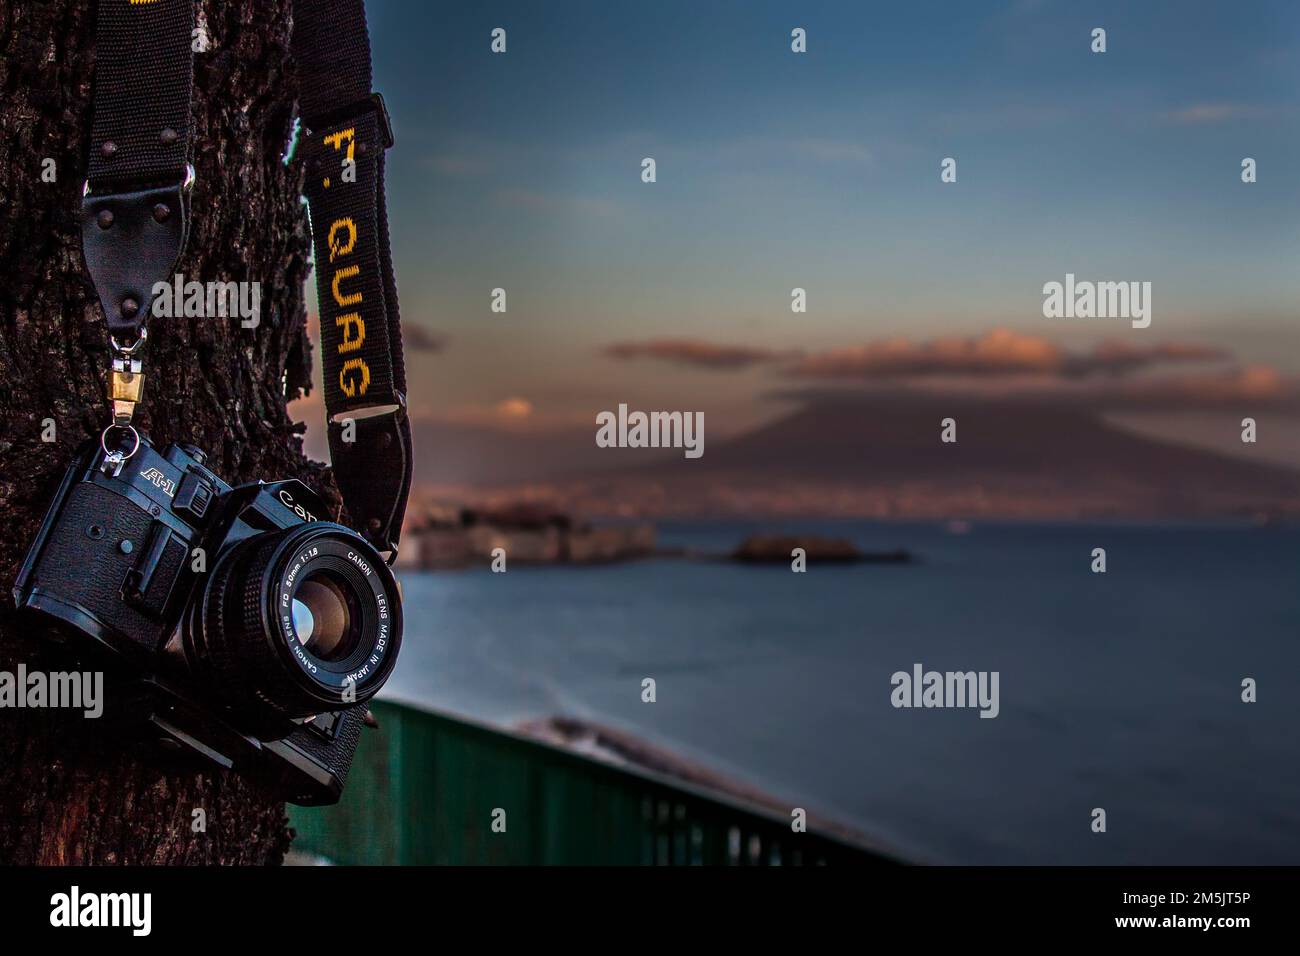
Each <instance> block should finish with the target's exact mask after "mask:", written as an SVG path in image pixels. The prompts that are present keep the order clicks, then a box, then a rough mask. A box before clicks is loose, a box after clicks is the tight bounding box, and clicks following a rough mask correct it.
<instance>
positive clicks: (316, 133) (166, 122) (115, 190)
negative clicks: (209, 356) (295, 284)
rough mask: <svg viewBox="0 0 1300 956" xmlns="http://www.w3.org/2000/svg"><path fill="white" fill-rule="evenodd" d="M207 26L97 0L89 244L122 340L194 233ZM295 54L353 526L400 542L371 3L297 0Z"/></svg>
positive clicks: (395, 347)
mask: <svg viewBox="0 0 1300 956" xmlns="http://www.w3.org/2000/svg"><path fill="white" fill-rule="evenodd" d="M193 28H194V5H193V0H99V13H98V22H97V29H98V34H97V39H96V65H95V70H96V75H95V96H94V108H95V115H94V122H93V129H92V134H91V149H90V164H89V173H88V178H87V196H86V198H85V199H84V201H83V207H82V249H83V253H84V255H85V259H86V266H87V270H88V271H89V272H90V274H91V277H92V279H93V280H94V282H95V287H96V290H97V292H98V293H99V296H100V302H101V304H102V305H103V307H104V313H105V316H106V318H107V320H108V325H109V331H110V334H112V335H114V336H115V337H120V338H121V341H122V342H123V343H124V344H125V343H127V342H130V341H133V340H136V339H138V337H139V335H140V333H141V332H142V330H143V328H144V325H143V323H144V321H145V318H146V317H147V315H148V313H149V309H150V307H151V304H152V288H153V285H154V283H155V282H158V281H160V280H169V279H170V278H171V272H172V270H173V269H174V268H175V263H176V261H177V259H178V258H179V256H180V253H181V251H182V250H183V248H184V244H185V240H186V237H187V233H188V223H189V209H188V190H187V189H186V187H185V186H184V185H182V184H183V183H185V182H186V181H187V169H188V158H189V139H190V137H189V135H188V132H189V123H190V95H191V87H192V77H193V65H194V64H193V60H194V57H193V53H192V49H191V33H192V31H193ZM293 53H294V58H295V60H296V61H297V64H298V75H299V81H300V82H299V86H300V90H299V113H300V119H301V122H302V125H303V127H304V130H305V135H304V138H303V150H302V151H303V155H304V156H305V159H306V178H307V182H306V189H305V192H306V195H307V201H308V208H309V211H310V216H311V222H312V238H313V241H314V245H315V249H316V281H317V291H318V293H319V299H320V309H321V323H320V325H321V345H322V349H321V351H322V365H323V368H324V373H325V408H326V414H327V417H328V424H327V430H328V437H329V445H330V454H331V457H332V459H333V464H334V471H335V476H336V479H337V481H338V485H339V489H340V491H341V492H342V494H343V502H344V504H345V505H346V506H347V509H348V512H349V514H350V516H351V517H352V520H353V524H354V526H356V527H357V530H359V531H360V532H361V533H362V534H364V535H365V536H366V538H367V539H368V540H370V542H371V543H372V544H374V545H375V546H376V547H377V548H379V549H380V550H391V551H393V552H394V553H395V552H396V548H397V540H398V537H399V535H400V533H401V527H402V519H403V517H404V515H405V512H406V501H407V495H408V493H409V490H410V485H411V470H412V454H411V428H410V422H409V420H408V419H407V416H406V370H405V364H404V361H403V356H402V334H401V323H400V319H399V317H398V309H397V285H396V282H395V281H394V278H393V268H392V257H391V253H390V250H389V239H388V213H387V209H386V206H385V195H384V150H385V149H386V148H387V147H389V146H391V145H392V131H391V128H390V126H389V123H388V114H387V111H386V110H385V109H384V105H383V100H382V99H381V98H380V97H378V96H377V95H375V94H372V93H371V91H370V83H371V66H370V38H369V33H368V31H367V29H366V19H365V4H364V2H363V0H298V2H297V3H296V5H295V9H294V32H293ZM345 160H349V161H350V162H348V163H347V164H345ZM160 207H162V208H160ZM377 411H378V413H377V414H376V412H377ZM346 418H351V421H350V422H349V421H346V420H342V421H335V419H346ZM350 439H351V440H350Z"/></svg>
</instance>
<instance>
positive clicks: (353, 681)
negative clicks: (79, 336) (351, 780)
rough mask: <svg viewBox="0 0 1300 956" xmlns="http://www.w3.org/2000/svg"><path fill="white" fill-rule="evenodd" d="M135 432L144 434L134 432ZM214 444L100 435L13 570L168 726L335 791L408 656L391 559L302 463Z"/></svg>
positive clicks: (294, 783) (238, 765) (288, 790)
mask: <svg viewBox="0 0 1300 956" xmlns="http://www.w3.org/2000/svg"><path fill="white" fill-rule="evenodd" d="M136 437H137V438H138V436H136ZM203 460H204V456H203V454H202V452H200V451H199V450H198V449H196V448H193V447H191V446H184V445H170V446H168V447H167V448H165V449H163V450H162V452H161V453H159V452H158V451H157V450H155V449H154V448H153V447H152V446H150V445H149V443H148V442H147V441H144V440H139V442H138V447H136V448H135V449H134V453H133V454H128V455H126V456H124V455H123V452H122V451H121V450H120V449H117V450H110V449H107V448H105V447H104V446H103V445H102V444H98V445H93V446H91V447H89V448H87V449H86V451H85V452H83V453H82V454H81V455H80V456H79V458H78V460H77V462H76V463H75V464H74V465H73V466H72V468H71V469H69V471H68V473H67V474H66V476H65V477H64V479H63V482H62V484H61V485H60V487H59V490H58V492H57V494H56V495H55V497H54V501H53V503H52V504H51V506H50V509H49V512H48V513H47V514H46V516H45V520H44V523H43V524H42V526H41V529H40V533H39V534H38V535H37V537H36V540H35V541H34V542H33V543H32V545H31V548H30V549H29V552H28V554H27V558H26V561H25V562H24V564H23V568H22V571H21V573H20V575H19V577H18V580H17V583H16V584H15V587H14V594H15V599H16V601H17V604H18V607H19V608H20V609H26V610H27V611H30V612H33V613H38V614H40V615H43V616H44V617H45V618H47V619H54V621H56V622H57V623H58V625H59V626H58V627H57V628H56V629H55V632H56V634H58V635H59V637H60V639H64V640H71V641H74V642H82V645H83V647H84V649H86V650H90V649H92V648H99V649H103V650H104V651H106V652H107V653H108V655H109V657H111V658H112V660H113V661H114V662H116V663H117V664H119V665H121V666H120V667H118V668H117V670H118V671H121V672H124V673H125V674H126V675H127V678H126V679H127V680H128V681H130V683H131V686H132V687H135V688H144V689H145V691H144V693H143V694H141V696H142V698H143V699H144V700H146V701H147V704H146V705H145V708H144V710H145V713H144V717H143V721H144V723H145V725H146V726H147V727H149V728H150V729H152V730H153V731H155V732H156V733H157V734H158V735H159V736H161V737H162V738H163V739H164V740H168V741H171V742H174V744H179V745H181V746H183V747H185V748H187V749H189V750H191V751H194V752H196V753H198V754H201V755H202V756H203V757H205V758H207V759H208V760H211V761H213V762H214V763H216V764H219V765H221V766H225V767H230V768H233V769H235V770H237V771H239V772H241V773H245V774H249V775H252V776H257V777H258V778H260V779H262V780H265V781H268V782H270V783H271V784H272V785H273V786H275V787H277V788H278V789H279V791H280V792H281V793H282V794H283V795H284V797H285V799H287V800H290V801H291V802H294V803H300V804H320V803H333V802H335V801H337V799H338V797H339V794H340V793H341V791H342V788H343V784H344V781H345V780H346V777H347V773H348V768H349V767H350V766H351V764H352V758H353V754H354V753H355V751H356V746H357V740H358V737H359V733H360V727H361V724H362V720H363V716H364V713H365V709H366V708H365V703H366V701H368V700H369V699H370V698H371V697H373V696H374V694H375V693H376V692H377V691H378V690H379V688H380V687H382V686H383V684H384V682H385V681H386V680H387V678H388V675H389V673H390V672H391V671H392V668H393V665H394V663H395V661H396V659H397V652H398V648H399V646H400V644H401V637H402V611H401V604H400V600H399V596H398V591H397V585H396V582H395V581H394V578H393V575H392V573H391V572H390V571H389V569H388V566H387V564H386V563H385V561H384V559H383V558H382V557H381V555H380V554H379V552H378V551H376V550H375V549H374V548H373V547H372V546H371V545H370V544H369V543H367V542H366V541H365V539H363V538H362V537H361V536H359V535H358V534H356V533H355V532H353V531H352V530H350V529H349V528H346V527H344V526H343V525H340V524H335V523H333V522H330V521H324V520H321V515H322V513H323V509H322V506H321V503H320V502H319V501H318V500H317V498H316V496H315V495H314V494H313V493H312V492H311V491H310V490H309V489H308V488H307V486H306V485H304V484H302V483H301V482H299V481H296V480H287V481H273V482H265V483H264V482H256V483H251V484H245V485H240V486H238V487H234V488H232V487H230V486H229V485H227V484H226V483H225V482H223V481H222V480H221V479H220V478H218V477H217V476H216V475H215V474H214V473H213V472H211V471H210V470H209V469H207V468H206V467H204V465H203Z"/></svg>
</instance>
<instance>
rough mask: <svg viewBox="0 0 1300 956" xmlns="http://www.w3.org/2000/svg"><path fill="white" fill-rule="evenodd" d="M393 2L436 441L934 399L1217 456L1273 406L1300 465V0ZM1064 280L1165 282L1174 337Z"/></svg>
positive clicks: (419, 329) (414, 259) (401, 208)
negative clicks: (1030, 406) (1097, 410)
mask: <svg viewBox="0 0 1300 956" xmlns="http://www.w3.org/2000/svg"><path fill="white" fill-rule="evenodd" d="M368 13H369V20H370V29H371V42H372V48H373V50H374V59H375V87H376V89H378V90H380V91H381V92H383V94H384V96H385V98H386V100H387V103H388V106H389V110H390V112H391V114H392V118H393V125H394V128H395V130H396V136H397V145H396V147H395V148H394V149H393V150H392V151H391V152H390V153H389V157H388V196H389V206H390V218H391V222H392V231H393V249H394V260H395V269H396V273H397V279H398V284H399V288H400V294H401V307H402V308H401V310H402V317H403V322H404V325H405V326H406V328H407V339H408V342H410V343H411V345H410V346H408V364H409V368H408V379H409V381H410V389H409V390H410V396H409V398H410V405H411V408H412V411H413V414H414V415H415V416H416V417H423V418H426V419H430V420H437V421H443V420H446V421H459V422H468V423H479V424H482V425H483V426H484V427H498V426H500V427H508V428H547V427H552V426H557V427H558V426H561V425H572V424H574V423H582V422H586V423H591V424H592V427H593V433H594V420H595V415H596V414H597V413H598V412H599V411H601V410H604V409H612V408H616V407H617V405H618V404H619V403H621V402H625V403H628V404H629V405H630V406H631V407H633V408H643V409H684V410H702V411H704V412H705V413H706V415H707V416H708V418H709V425H710V431H711V433H712V434H714V435H725V434H729V433H736V432H740V431H744V430H746V429H748V428H751V427H754V426H755V425H756V424H758V423H761V422H763V421H766V420H768V419H771V418H773V417H776V416H779V415H781V414H783V413H784V412H785V411H788V410H789V409H790V408H791V407H792V404H794V403H797V402H798V401H800V400H802V399H803V396H805V395H807V394H808V391H807V390H808V389H809V388H814V389H816V388H827V387H830V388H863V387H881V386H894V385H898V384H905V385H907V386H909V387H910V386H918V387H922V388H928V389H935V390H940V391H942V390H945V389H954V390H958V391H977V392H979V391H1006V392H1008V393H1010V394H1023V395H1025V396H1026V398H1025V400H1027V401H1033V400H1037V399H1036V396H1040V395H1043V394H1045V393H1048V392H1050V393H1053V394H1055V393H1057V392H1059V393H1061V394H1064V395H1067V396H1069V395H1078V396H1080V398H1079V400H1081V401H1087V402H1089V403H1093V404H1098V405H1102V406H1105V407H1106V409H1107V412H1108V414H1111V415H1113V416H1115V417H1116V418H1117V419H1119V420H1123V421H1124V422H1126V423H1128V424H1130V425H1132V426H1133V427H1139V428H1143V429H1147V430H1154V432H1155V433H1157V434H1167V435H1171V436H1174V435H1176V436H1178V437H1180V438H1181V439H1183V440H1188V441H1200V442H1202V443H1208V444H1212V445H1213V444H1215V443H1216V442H1219V443H1220V444H1222V442H1221V441H1220V439H1221V438H1222V435H1220V436H1219V438H1218V439H1211V438H1206V437H1204V436H1203V435H1202V432H1204V431H1205V427H1204V425H1205V417H1204V416H1205V415H1206V414H1208V413H1213V412H1214V411H1215V410H1216V409H1217V408H1219V407H1220V406H1225V407H1226V405H1227V404H1231V403H1239V402H1243V401H1244V402H1245V403H1246V405H1247V406H1249V407H1251V408H1252V409H1253V408H1255V407H1257V408H1258V409H1259V410H1260V411H1259V414H1260V415H1261V417H1263V418H1268V417H1269V416H1272V419H1273V420H1275V421H1276V422H1277V423H1278V424H1277V428H1276V429H1274V430H1273V431H1272V432H1271V434H1272V435H1273V436H1274V438H1275V441H1274V442H1273V443H1272V444H1271V447H1270V448H1269V449H1268V451H1267V455H1269V456H1272V457H1274V458H1277V459H1278V460H1287V461H1293V462H1294V463H1296V464H1297V465H1300V427H1297V425H1296V424H1295V423H1296V422H1297V421H1298V420H1300V416H1296V415H1295V414H1294V412H1295V411H1296V410H1297V409H1300V404H1297V399H1296V395H1297V389H1296V379H1297V378H1298V377H1300V348H1297V346H1300V329H1298V327H1297V321H1298V320H1300V316H1298V315H1297V312H1298V311H1300V269H1297V263H1300V4H1295V3H1283V2H1278V3H1265V2H1248V0H1236V2H1217V3H1209V2H1168V3H1165V2H1143V3H1131V2H1122V3H1086V2H1051V0H1016V2H1002V3H979V2H950V3H906V4H898V3H889V4H885V3H865V2H843V3H834V2H824V3H764V2H754V0H744V2H739V0H737V2H712V3H708V2H705V3H701V2H690V3H675V2H663V3H660V2H656V3H654V4H632V3H587V2H552V3H546V4H541V3H513V4H498V3H482V2H474V3H468V2H465V3H430V2H418V3H416V2H398V0H376V2H373V3H371V4H369V11H368ZM497 27H501V28H504V29H505V30H506V52H505V53H504V54H494V53H493V52H492V51H491V49H490V44H491V32H492V30H493V29H494V28H497ZM796 27H800V28H803V29H804V30H805V31H806V36H807V52H806V53H803V54H797V53H794V52H792V51H791V30H792V29H794V28H796ZM1096 27H1102V28H1104V29H1105V30H1106V46H1107V49H1106V52H1105V53H1093V52H1092V51H1091V49H1090V45H1091V44H1092V36H1091V34H1092V30H1093V29H1094V28H1096ZM645 157H652V158H653V159H654V160H655V163H656V176H657V181H656V182H654V183H645V182H643V181H642V178H641V173H642V160H643V159H644V158H645ZM946 157H951V158H953V159H955V160H956V171H957V180H956V182H952V183H943V182H941V181H940V163H941V161H942V160H943V159H944V158H946ZM1244 157H1251V158H1253V159H1255V160H1256V162H1257V177H1258V181H1257V182H1255V183H1252V184H1244V183H1243V182H1242V181H1241V162H1242V159H1243V158H1244ZM1066 273H1073V274H1075V275H1076V276H1077V277H1079V278H1080V279H1093V280H1111V281H1121V280H1124V281H1128V280H1136V281H1144V282H1150V283H1151V288H1152V322H1151V325H1150V327H1148V328H1144V329H1137V328H1133V327H1132V326H1131V324H1130V322H1128V321H1127V320H1124V319H1098V318H1094V319H1049V318H1045V317H1044V316H1043V311H1042V307H1043V285H1044V283H1046V282H1050V281H1064V278H1065V275H1066ZM795 287H800V288H803V289H805V290H806V294H807V311H806V312H805V313H794V312H792V311H791V290H792V289H793V288H795ZM495 288H503V289H505V291H506V309H507V311H506V312H505V313H494V312H493V311H492V309H491V303H492V290H493V289H495ZM318 374H319V373H318ZM1251 403H1254V404H1253V405H1252V404H1251ZM1234 407H1235V406H1234ZM303 414H304V416H305V417H307V420H308V421H310V422H314V421H315V418H314V417H312V415H311V413H309V412H304V413H303ZM1238 444H1239V443H1238Z"/></svg>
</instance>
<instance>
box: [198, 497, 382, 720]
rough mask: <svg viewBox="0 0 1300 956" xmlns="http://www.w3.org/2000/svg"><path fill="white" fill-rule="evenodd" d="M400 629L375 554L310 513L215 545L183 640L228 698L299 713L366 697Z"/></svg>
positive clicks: (200, 668) (303, 714) (339, 527)
mask: <svg viewBox="0 0 1300 956" xmlns="http://www.w3.org/2000/svg"><path fill="white" fill-rule="evenodd" d="M401 634H402V616H401V605H400V602H399V600H398V596H397V584H396V582H395V581H394V579H393V576H392V573H391V572H390V571H389V570H388V566H387V565H386V564H385V563H384V560H383V558H382V557H381V556H380V555H379V553H378V552H377V551H375V549H374V548H373V547H371V546H370V544H368V543H367V542H366V541H365V539H363V538H362V537H360V536H359V535H357V534H356V533H355V532H353V531H351V530H350V529H348V528H345V527H343V526H342V525H336V524H332V523H329V522H320V521H317V522H311V523H308V524H302V525H295V526H293V527H291V528H286V529H283V530H280V531H271V532H266V533H263V534H260V535H256V536H254V537H252V538H248V539H246V540H244V541H242V542H240V543H238V544H236V545H235V546H234V547H232V548H231V549H230V550H229V551H228V552H226V553H225V554H223V555H222V556H221V557H220V558H219V560H218V562H217V565H216V567H215V568H214V569H213V572H212V576H211V578H210V580H209V582H208V585H207V587H206V588H205V589H204V592H203V595H202V598H201V603H200V605H199V606H196V608H195V611H194V616H193V617H192V619H191V626H190V627H189V629H188V634H187V636H186V643H185V647H186V652H187V656H189V658H190V660H191V665H192V667H193V669H194V671H195V672H196V673H197V674H200V675H206V677H207V678H208V680H207V683H208V685H209V687H210V689H211V690H212V692H214V693H216V694H217V695H218V696H221V697H223V698H225V699H226V701H227V702H228V703H230V704H234V705H238V704H240V703H247V702H252V703H254V704H255V705H257V706H264V705H270V706H271V707H272V708H273V709H274V710H275V711H277V712H279V713H280V714H281V715H284V716H288V717H306V716H309V715H311V714H317V713H321V712H322V711H328V710H339V709H341V708H343V707H348V706H351V705H353V704H358V703H363V702H365V701H367V700H369V699H370V698H371V697H373V696H374V695H375V693H376V692H377V691H378V690H379V688H380V687H382V686H383V684H384V682H385V681H386V680H387V679H388V675H389V673H390V672H391V671H392V668H393V664H394V663H395V662H396V659H397V649H398V646H399V644H400V642H401Z"/></svg>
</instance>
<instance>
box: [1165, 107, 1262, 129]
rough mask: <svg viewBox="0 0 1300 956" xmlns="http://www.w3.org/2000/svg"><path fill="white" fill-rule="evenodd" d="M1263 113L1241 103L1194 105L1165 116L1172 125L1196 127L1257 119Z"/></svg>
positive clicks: (1170, 112) (1256, 108) (1172, 111)
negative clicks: (1236, 120)
mask: <svg viewBox="0 0 1300 956" xmlns="http://www.w3.org/2000/svg"><path fill="white" fill-rule="evenodd" d="M1262 112H1263V111H1262V110H1260V109H1259V107H1256V106H1246V105H1244V104H1241V103H1194V104H1193V105H1191V106H1185V107H1183V108H1182V109H1177V110H1170V111H1169V112H1167V113H1165V114H1164V118H1165V120H1166V121H1167V122H1170V123H1178V124H1180V125H1188V126H1194V125H1204V124H1208V123H1226V122H1228V121H1230V120H1235V119H1255V118H1257V117H1259V116H1260V115H1261V113H1262Z"/></svg>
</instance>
